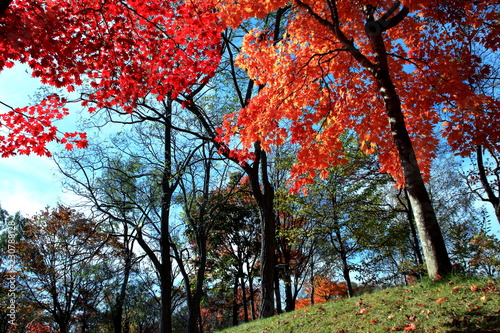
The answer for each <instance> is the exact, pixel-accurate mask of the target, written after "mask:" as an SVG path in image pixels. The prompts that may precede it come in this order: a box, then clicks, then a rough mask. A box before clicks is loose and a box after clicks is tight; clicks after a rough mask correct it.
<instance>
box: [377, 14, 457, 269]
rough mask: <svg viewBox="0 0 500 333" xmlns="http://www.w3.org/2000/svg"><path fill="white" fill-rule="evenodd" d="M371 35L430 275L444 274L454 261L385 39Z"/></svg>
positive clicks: (378, 83) (381, 89)
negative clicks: (412, 136) (410, 131)
mask: <svg viewBox="0 0 500 333" xmlns="http://www.w3.org/2000/svg"><path fill="white" fill-rule="evenodd" d="M372 19H373V18H372ZM369 37H370V41H371V45H372V50H373V52H374V56H375V60H374V61H375V62H374V63H373V66H372V67H371V68H370V71H371V73H372V75H373V77H374V78H375V81H376V84H377V86H378V89H379V92H380V95H381V96H382V98H383V100H384V105H385V110H386V114H387V117H388V120H389V125H390V129H391V133H392V138H393V140H394V145H395V147H396V149H397V151H398V156H399V160H400V163H401V169H402V171H403V176H404V181H405V187H406V190H407V191H408V196H409V198H410V203H411V206H412V210H413V216H414V217H415V222H416V225H417V230H418V232H419V235H420V240H421V242H422V249H423V252H424V256H425V261H426V265H427V272H428V275H429V277H431V278H436V277H439V276H444V275H447V274H449V273H451V262H450V259H449V257H448V251H447V250H446V246H445V243H444V239H443V235H442V233H441V229H440V227H439V224H438V222H437V219H436V214H435V212H434V208H433V207H432V203H431V200H430V197H429V194H428V192H427V189H426V188H425V184H424V181H423V179H422V175H421V174H420V168H419V166H418V162H417V158H416V156H415V151H414V150H413V144H412V142H411V139H410V136H409V134H408V131H407V129H406V124H405V120H404V115H403V112H402V110H401V101H400V99H399V95H398V94H397V92H396V88H395V87H394V84H393V82H392V79H391V76H390V73H389V65H388V62H387V53H386V49H385V45H384V40H383V37H382V35H381V34H377V35H370V36H369Z"/></svg>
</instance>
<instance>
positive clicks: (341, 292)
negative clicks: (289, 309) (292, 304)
mask: <svg viewBox="0 0 500 333" xmlns="http://www.w3.org/2000/svg"><path fill="white" fill-rule="evenodd" d="M304 292H305V293H306V294H308V295H309V298H306V297H304V298H300V299H298V300H297V301H296V307H297V309H301V308H303V307H305V306H308V305H314V304H321V303H326V302H328V301H333V300H335V299H339V298H345V297H347V286H346V283H345V282H338V281H334V280H332V279H331V277H328V276H325V275H319V276H316V277H315V279H314V281H313V282H312V283H309V284H307V285H306V287H305V288H304Z"/></svg>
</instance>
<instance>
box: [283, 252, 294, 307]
mask: <svg viewBox="0 0 500 333" xmlns="http://www.w3.org/2000/svg"><path fill="white" fill-rule="evenodd" d="M287 252H288V251H287ZM291 275H292V274H291V269H290V253H289V252H288V253H285V269H284V276H283V282H284V284H285V312H290V311H293V310H295V299H294V297H293V292H292V276H291Z"/></svg>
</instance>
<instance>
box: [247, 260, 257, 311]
mask: <svg viewBox="0 0 500 333" xmlns="http://www.w3.org/2000/svg"><path fill="white" fill-rule="evenodd" d="M247 266H248V265H247ZM248 272H249V273H248V290H249V293H250V313H251V314H252V320H254V319H257V313H256V311H255V289H254V288H253V277H252V273H251V270H250V269H249V270H248Z"/></svg>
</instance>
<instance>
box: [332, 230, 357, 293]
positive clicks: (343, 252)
mask: <svg viewBox="0 0 500 333" xmlns="http://www.w3.org/2000/svg"><path fill="white" fill-rule="evenodd" d="M335 237H336V238H337V242H338V243H339V248H338V250H339V254H340V258H341V261H342V276H343V277H344V280H345V283H346V287H347V296H348V297H349V298H351V297H353V296H354V292H353V290H352V282H351V276H350V274H349V273H350V268H349V263H348V262H347V251H346V249H345V246H344V241H343V239H342V234H341V233H340V228H339V227H338V226H336V227H335Z"/></svg>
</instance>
